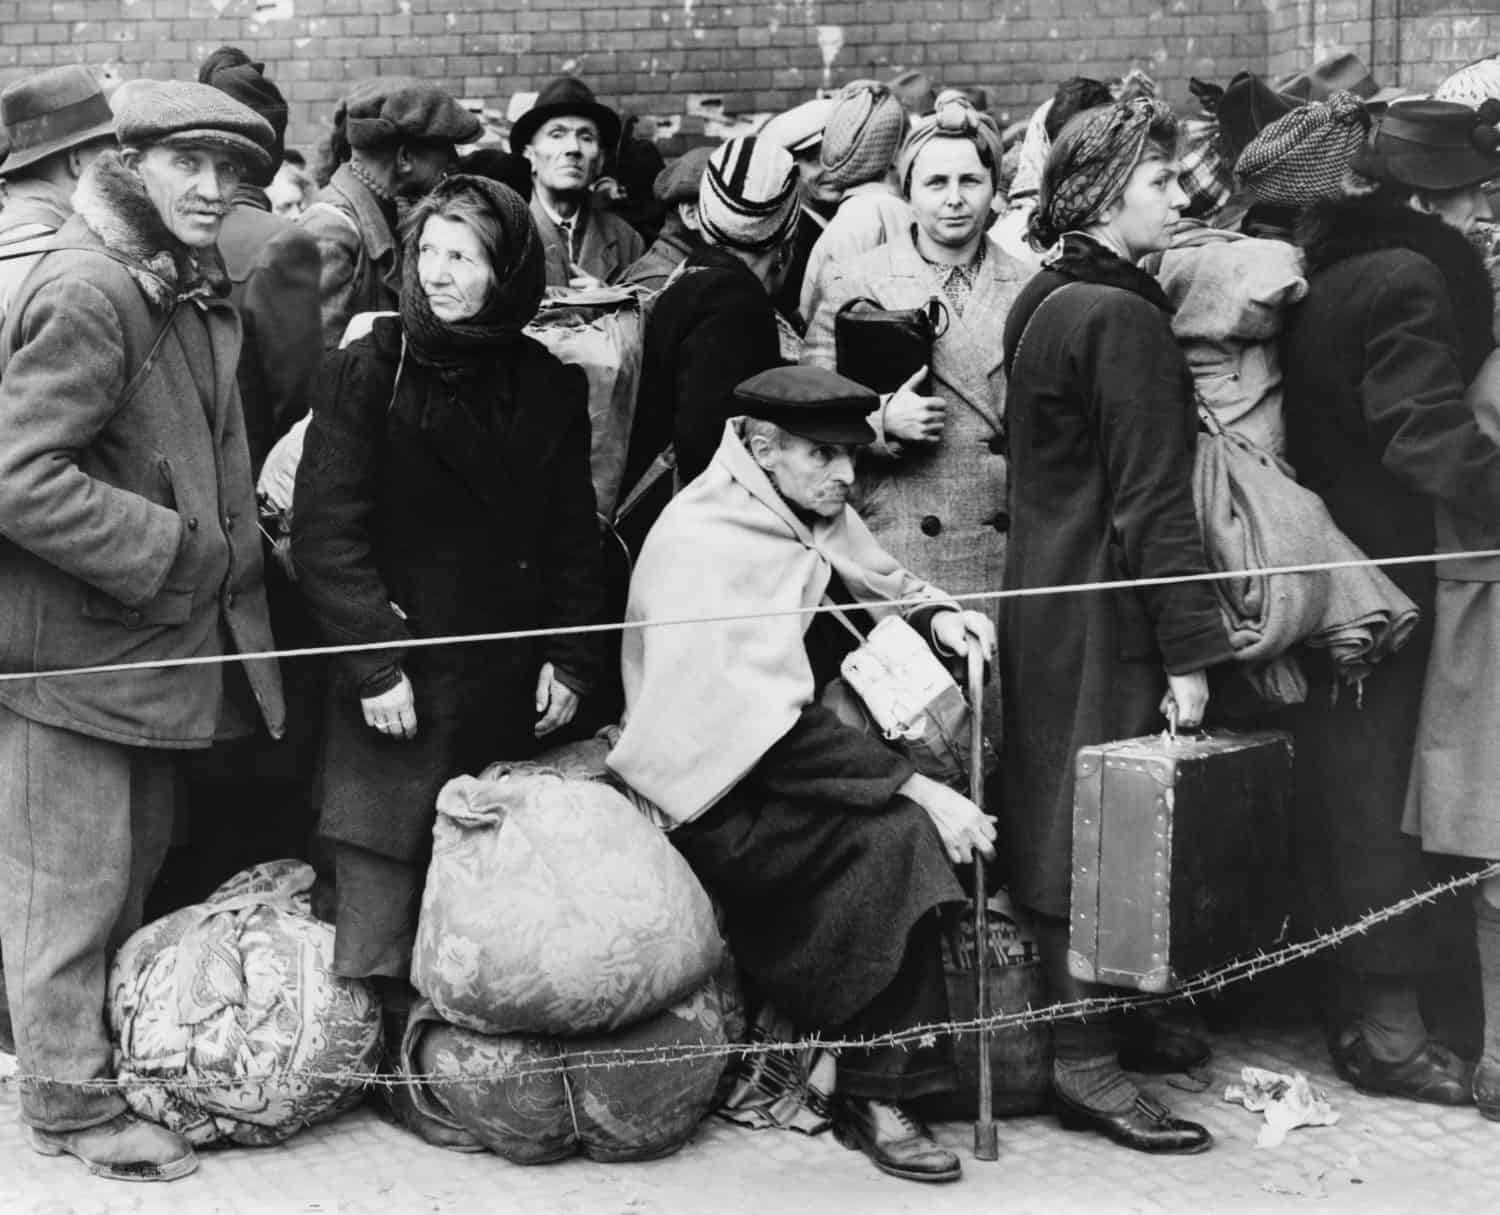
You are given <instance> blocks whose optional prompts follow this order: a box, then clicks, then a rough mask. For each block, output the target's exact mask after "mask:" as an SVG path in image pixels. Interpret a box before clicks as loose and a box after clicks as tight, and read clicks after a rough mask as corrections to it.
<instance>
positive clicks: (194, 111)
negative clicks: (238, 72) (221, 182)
mask: <svg viewBox="0 0 1500 1215" xmlns="http://www.w3.org/2000/svg"><path fill="white" fill-rule="evenodd" d="M115 135H116V137H117V138H118V139H119V141H120V143H121V144H122V145H123V146H125V147H128V148H149V147H151V146H152V145H153V144H159V143H170V144H179V145H181V144H192V145H200V144H202V145H208V146H210V147H221V148H228V149H230V150H231V151H234V152H236V153H238V154H239V156H240V157H241V158H242V159H243V160H244V162H245V164H246V167H247V168H249V170H250V171H251V172H252V173H257V174H259V173H265V172H266V171H267V170H268V169H271V168H273V167H274V166H273V165H272V164H271V149H272V148H273V147H275V146H276V133H275V132H274V131H272V130H271V124H270V123H268V122H267V121H266V120H265V119H264V118H262V117H261V116H260V115H259V114H257V113H256V112H255V111H254V110H252V109H251V108H250V107H249V106H245V105H241V104H240V103H239V102H238V101H236V100H235V99H234V98H233V97H230V96H229V95H228V94H227V93H221V92H220V91H219V90H218V89H216V88H212V87H210V86H209V85H206V84H197V83H189V82H187V81H183V80H153V81H150V82H145V81H143V82H141V84H140V85H138V86H137V87H136V88H134V89H132V90H131V92H130V94H129V97H128V99H127V100H126V101H125V103H124V105H122V106H121V107H120V109H119V110H118V111H116V113H115Z"/></svg>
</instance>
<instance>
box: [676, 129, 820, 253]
mask: <svg viewBox="0 0 1500 1215" xmlns="http://www.w3.org/2000/svg"><path fill="white" fill-rule="evenodd" d="M797 180H798V177H797V165H796V162H795V161H793V160H792V156H791V153H790V152H788V151H787V150H786V149H785V148H779V147H777V146H776V145H775V144H773V143H769V142H767V141H766V140H764V139H757V138H756V137H755V136H754V135H743V136H741V137H740V138H738V139H731V140H729V141H727V142H726V143H723V144H721V145H720V146H719V147H717V148H715V149H714V154H713V155H712V156H711V157H709V161H708V168H707V169H706V170H705V171H704V174H703V181H702V182H701V183H700V184H699V186H698V221H699V223H701V224H702V225H703V236H704V239H705V240H707V241H708V243H709V244H711V245H722V246H725V247H727V248H730V249H743V250H744V251H745V252H747V253H764V252H766V251H767V250H769V249H775V248H776V247H777V246H778V245H780V244H781V243H782V242H783V241H785V240H786V238H787V237H788V236H789V235H791V232H792V229H793V228H794V227H795V226H796V223H797V200H798V196H797Z"/></svg>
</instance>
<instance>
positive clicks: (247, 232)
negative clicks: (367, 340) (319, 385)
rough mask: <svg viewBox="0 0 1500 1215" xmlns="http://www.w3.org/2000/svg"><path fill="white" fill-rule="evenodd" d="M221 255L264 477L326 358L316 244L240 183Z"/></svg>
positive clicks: (249, 432)
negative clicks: (236, 321) (274, 446)
mask: <svg viewBox="0 0 1500 1215" xmlns="http://www.w3.org/2000/svg"><path fill="white" fill-rule="evenodd" d="M219 253H220V254H221V255H222V256H223V258H224V269H225V270H226V271H227V272H228V273H229V282H230V292H229V299H230V301H231V302H232V303H233V304H234V306H235V308H236V309H237V310H238V312H239V314H240V328H241V329H242V331H243V333H244V341H243V345H242V347H241V350H240V369H239V384H240V400H241V402H242V403H243V405H244V409H245V435H246V438H247V440H248V441H249V444H250V463H251V466H252V467H253V468H254V469H255V471H257V472H259V470H260V466H261V464H262V463H264V461H265V458H266V453H267V452H269V451H270V450H271V445H272V444H273V443H275V442H276V440H277V439H279V438H281V436H282V435H284V434H286V432H287V430H288V429H290V427H291V425H292V423H293V422H296V421H297V420H299V419H300V418H301V417H302V415H303V414H305V413H306V412H307V393H308V389H309V388H311V387H312V378H313V375H314V374H315V373H316V372H317V370H318V359H319V357H320V356H321V355H322V353H323V343H322V340H321V330H320V328H319V326H320V323H321V322H320V320H319V312H318V272H319V259H318V243H317V241H315V240H314V239H313V238H312V237H311V236H310V235H308V234H307V233H306V232H304V231H303V230H302V229H301V228H299V227H297V225H296V224H294V223H292V221H291V220H289V219H285V218H283V217H282V216H279V215H272V214H271V205H270V203H269V202H268V201H267V200H266V195H265V191H264V190H260V189H257V188H256V187H254V186H241V187H240V190H239V192H238V193H237V194H236V195H235V200H234V209H233V210H232V211H230V213H229V214H228V215H227V216H226V217H225V219H224V226H223V228H222V229H221V230H220V232H219Z"/></svg>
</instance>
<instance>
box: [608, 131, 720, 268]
mask: <svg viewBox="0 0 1500 1215" xmlns="http://www.w3.org/2000/svg"><path fill="white" fill-rule="evenodd" d="M712 154H713V149H712V148H710V147H700V148H692V149H690V150H689V151H686V152H684V153H683V154H682V155H681V156H679V157H678V158H677V159H676V160H674V161H673V162H672V163H671V164H670V165H668V166H667V167H666V168H665V169H663V170H662V171H661V172H660V173H658V174H657V175H656V181H655V182H654V183H653V185H652V193H654V194H655V195H656V197H657V198H658V199H659V200H660V201H661V202H663V203H665V204H666V205H667V207H668V208H670V209H669V210H668V211H667V218H666V221H665V222H664V223H663V224H662V229H661V235H660V236H658V237H657V238H656V240H655V241H654V242H653V243H652V245H651V247H650V248H649V249H647V250H646V252H645V253H643V254H641V256H640V257H639V258H638V259H637V260H636V261H635V262H633V263H632V264H631V266H630V268H629V269H628V270H626V271H625V274H624V276H623V277H622V278H621V279H620V282H621V283H622V284H623V285H625V286H630V287H644V288H645V289H646V290H648V291H660V290H661V289H662V287H664V286H666V282H667V279H669V278H670V277H671V276H672V271H674V270H676V269H677V267H678V266H680V265H682V263H683V262H684V261H686V260H687V256H688V254H690V253H691V252H692V251H693V250H694V249H696V248H698V246H699V245H701V244H702V243H703V227H702V225H701V224H699V222H698V185H699V183H700V182H701V181H702V180H703V170H704V168H705V167H706V166H707V165H708V158H709V156H711V155H712Z"/></svg>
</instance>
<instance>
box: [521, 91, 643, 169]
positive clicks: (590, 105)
mask: <svg viewBox="0 0 1500 1215" xmlns="http://www.w3.org/2000/svg"><path fill="white" fill-rule="evenodd" d="M564 116H575V117H578V118H588V119H591V120H592V121H593V123H594V125H595V126H597V127H598V128H599V142H600V144H601V145H602V146H603V148H604V150H605V151H606V152H609V153H611V154H612V153H613V152H614V150H615V148H616V146H617V145H618V144H619V142H620V116H619V115H618V114H616V113H615V112H614V111H613V110H612V109H610V108H609V107H608V106H607V105H601V104H600V103H599V101H598V99H597V98H595V96H594V90H593V89H591V88H589V86H588V85H586V84H584V82H583V81H581V80H579V79H578V77H577V76H559V77H558V78H557V79H556V80H554V81H552V82H551V83H550V84H548V85H547V87H546V88H544V89H543V90H542V91H541V92H540V93H538V94H537V98H536V104H535V105H534V106H532V107H531V109H529V110H527V111H526V113H524V114H522V115H521V116H520V117H519V118H517V119H516V121H515V125H514V126H512V127H511V129H510V150H511V151H512V152H513V153H514V154H515V155H517V156H519V155H520V154H521V151H522V149H524V148H526V147H527V146H528V145H529V144H530V143H531V139H532V136H534V135H535V134H536V133H537V131H538V130H539V129H540V128H541V126H542V124H543V123H545V122H546V121H547V120H548V119H551V118H561V117H564Z"/></svg>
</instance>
